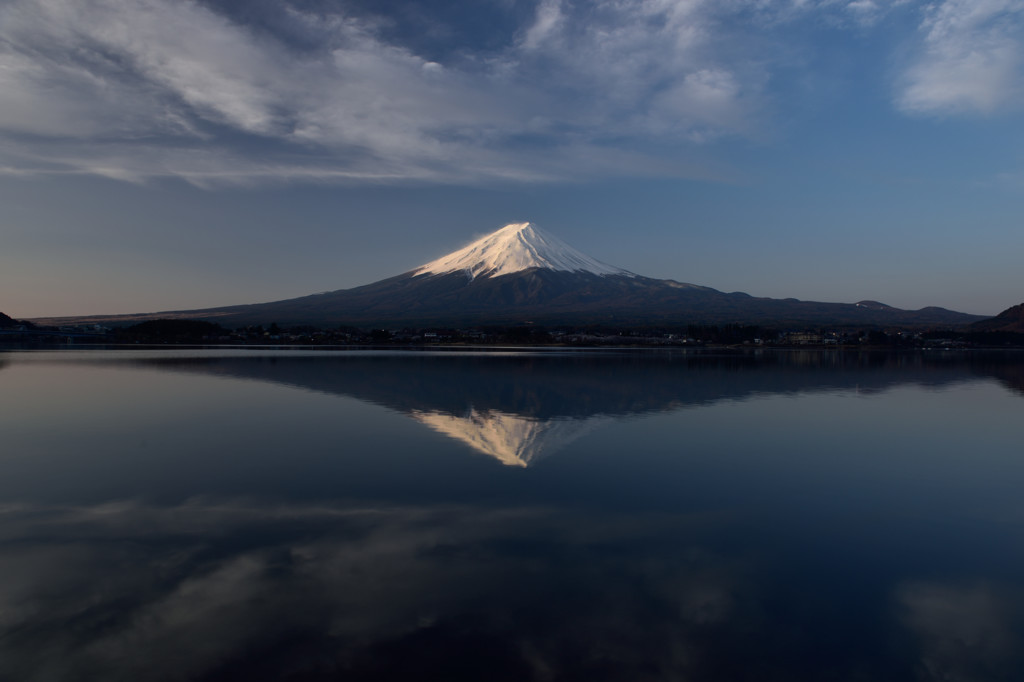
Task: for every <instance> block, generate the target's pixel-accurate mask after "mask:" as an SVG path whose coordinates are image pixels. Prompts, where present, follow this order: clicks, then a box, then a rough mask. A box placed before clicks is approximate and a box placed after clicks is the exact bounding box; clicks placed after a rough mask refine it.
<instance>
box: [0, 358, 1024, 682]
mask: <svg viewBox="0 0 1024 682" xmlns="http://www.w3.org/2000/svg"><path fill="white" fill-rule="evenodd" d="M1022 444H1024V357H1021V356H1016V355H997V354H981V353H979V354H945V355H942V354H936V355H928V354H902V355H870V354H839V353H768V354H762V355H759V356H754V355H732V356H728V355H717V356H716V355H692V354H691V355H687V354H661V353H651V352H616V353H613V352H609V353H543V354H539V353H522V354H477V355H473V354H460V353H376V354H374V353H358V352H348V353H330V352H308V353H299V352H262V351H256V352H254V351H246V350H239V351H173V350H172V351H162V352H112V351H104V352H92V353H90V352H50V353H47V352H37V353H3V354H0V680H5V681H6V680H18V681H21V680H27V681H32V680H133V681H135V680H223V679H236V680H483V681H491V680H496V681H501V680H510V681H516V682H522V681H528V680H552V681H559V680H581V681H588V682H591V681H600V680H630V681H632V680H640V681H642V680H694V681H714V680H723V681H745V680H749V681H752V682H753V681H757V682H770V681H774V680H780V681H781V680H786V681H803V680H809V681H810V680H813V681H818V680H835V681H869V680H870V681H876V680H935V681H944V682H945V681H948V682H972V681H988V680H1007V681H1009V680H1014V681H1016V680H1021V679H1024V447H1022Z"/></svg>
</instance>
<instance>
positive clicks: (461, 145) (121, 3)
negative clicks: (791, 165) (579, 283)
mask: <svg viewBox="0 0 1024 682" xmlns="http://www.w3.org/2000/svg"><path fill="white" fill-rule="evenodd" d="M740 4H741V5H742V4H744V3H740ZM730 11H732V12H735V11H737V10H736V8H733V9H732V10H730ZM727 13H728V12H727ZM723 16H724V15H723V14H722V10H721V5H718V4H716V3H709V2H704V1H698V2H675V3H673V2H650V1H647V0H634V1H631V2H623V3H617V4H614V5H594V6H590V5H581V6H580V7H570V6H569V5H567V4H562V3H560V2H557V1H554V0H545V1H544V2H541V3H539V4H538V5H537V6H536V8H535V11H534V12H533V13H532V14H530V15H529V19H528V21H526V22H525V23H523V24H522V25H521V26H518V28H515V26H513V28H514V29H515V30H511V31H510V32H509V36H510V40H509V41H508V42H507V44H505V45H502V46H498V48H496V49H492V50H490V51H489V52H486V53H483V52H481V53H471V54H463V55H461V58H460V59H453V60H452V61H451V63H448V64H442V63H439V62H437V61H433V60H431V59H428V58H426V57H423V56H420V55H419V54H417V53H415V52H414V51H413V50H412V49H411V48H408V47H405V46H403V45H402V44H400V43H398V42H395V41H393V40H392V41H389V40H386V39H385V38H384V37H382V32H381V31H380V30H379V26H378V25H377V24H376V23H375V22H374V21H371V20H368V19H366V17H365V16H359V17H357V16H356V15H354V14H352V13H346V12H345V11H343V10H342V9H334V10H332V11H329V12H327V11H322V12H319V13H310V12H304V11H302V10H300V9H298V8H297V7H293V6H290V5H287V4H284V5H282V6H281V7H279V8H278V11H277V14H275V16H274V17H273V18H272V21H270V22H267V23H271V24H273V25H274V31H268V30H257V29H256V28H254V27H253V25H252V24H250V23H244V22H242V21H241V20H240V19H239V18H238V17H234V16H232V15H231V14H229V13H226V12H225V11H223V10H222V9H221V10H218V9H216V8H214V7H212V6H207V5H203V4H200V3H192V2H190V3H179V2H170V1H169V0H141V1H134V0H133V1H130V2H129V1H127V0H80V1H75V2H72V1H71V0H41V1H35V0H15V1H14V2H12V3H9V4H8V5H6V6H5V7H4V8H3V9H0V90H2V92H3V93H4V94H3V98H4V106H3V107H2V108H0V132H2V134H3V136H4V141H5V148H6V152H5V154H4V159H3V162H4V165H5V166H7V167H10V168H15V169H18V171H19V172H21V173H46V172H54V171H61V172H87V173H99V174H103V175H110V176H113V177H135V178H143V179H144V178H146V177H151V176H164V175H172V176H173V175H177V176H181V177H185V178H186V179H189V180H191V181H194V182H198V183H205V182H209V181H211V180H210V179H211V178H217V179H218V181H221V180H223V181H231V180H232V179H234V180H237V181H242V182H247V181H249V180H251V179H252V178H254V177H259V176H264V177H272V176H275V175H277V176H280V177H281V178H294V177H300V176H308V177H315V178H320V179H324V180H332V179H338V178H349V179H353V178H363V179H367V180H379V179H414V180H415V179H428V180H435V181H456V182H464V181H474V180H478V179H480V178H514V179H520V180H530V179H535V180H536V179H541V180H547V179H551V178H565V177H573V176H578V175H581V174H582V175H588V174H594V173H599V174H604V173H607V172H609V171H613V172H615V171H617V172H621V173H626V174H633V173H644V172H650V171H649V170H647V169H649V168H651V167H652V165H656V166H658V167H659V169H658V171H657V172H658V173H659V174H661V173H663V172H664V169H665V166H666V164H664V163H661V164H657V163H655V164H652V162H651V160H650V159H647V160H641V159H639V156H640V155H639V154H637V153H636V152H630V151H629V148H630V145H628V144H623V143H622V141H623V140H624V139H628V140H637V139H639V140H655V141H658V140H662V141H665V140H667V141H678V142H682V143H687V142H694V141H697V142H699V141H702V140H707V139H714V138H716V137H719V136H722V135H745V134H749V133H750V132H751V131H752V130H753V129H754V128H755V127H756V125H755V120H754V119H755V117H754V112H755V111H756V110H757V109H758V108H759V105H760V104H761V99H760V98H761V93H762V90H763V85H764V80H765V71H764V68H763V66H762V65H761V64H760V63H759V60H757V59H754V58H752V57H751V55H750V54H741V53H738V52H735V50H733V48H731V47H730V48H728V49H723V45H724V44H725V43H724V42H721V40H720V39H721V38H722V37H723V35H724V34H722V33H721V31H719V30H718V29H716V27H715V26H716V23H721V19H722V17H723ZM275 31H276V33H275ZM730 33H731V34H734V35H733V37H740V34H741V33H743V31H739V32H737V31H734V30H733V31H730ZM295 35H301V36H302V39H303V41H304V44H303V46H302V49H296V48H295V45H294V40H286V39H285V38H294V36H295ZM716 37H717V39H718V40H716ZM729 42H730V44H732V45H735V44H736V42H735V41H732V40H730V41H729ZM630 158H632V159H633V160H632V161H630V160H629V159H630ZM595 161H596V163H595ZM624 161H625V165H622V164H623V162H624ZM675 172H677V173H682V174H689V173H691V172H692V169H688V168H687V167H686V164H680V165H679V167H678V168H677V169H676V170H675Z"/></svg>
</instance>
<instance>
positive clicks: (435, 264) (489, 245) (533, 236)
mask: <svg viewBox="0 0 1024 682" xmlns="http://www.w3.org/2000/svg"><path fill="white" fill-rule="evenodd" d="M530 268H543V269H547V270H563V271H568V272H589V273H592V274H595V275H623V276H626V277H635V276H636V275H634V274H633V273H631V272H629V271H628V270H623V269H622V268H616V267H613V266H611V265H608V264H606V263H602V262H601V261H599V260H595V259H593V258H591V257H590V256H587V255H585V254H583V253H581V252H579V251H577V250H576V249H574V248H573V247H571V246H569V245H568V244H566V243H565V242H563V241H562V240H561V239H558V238H557V237H554V236H552V235H550V234H548V233H547V232H544V231H543V230H541V229H540V228H538V227H537V226H536V225H534V224H533V223H512V224H510V225H506V226H505V227H503V228H501V229H500V230H497V231H495V232H492V233H491V234H489V235H487V236H486V237H481V238H480V239H478V240H476V241H475V242H473V243H472V244H470V245H469V246H467V247H465V248H462V249H459V250H458V251H454V252H452V253H450V254H448V255H447V256H442V257H441V258H438V259H437V260H434V261H431V262H429V263H427V264H426V265H423V266H421V267H419V268H417V269H416V270H414V271H413V275H442V274H447V273H451V272H460V271H461V272H465V273H466V275H467V276H468V277H469V278H470V279H476V278H477V277H498V276H500V275H509V274H512V273H514V272H520V271H522V270H528V269H530Z"/></svg>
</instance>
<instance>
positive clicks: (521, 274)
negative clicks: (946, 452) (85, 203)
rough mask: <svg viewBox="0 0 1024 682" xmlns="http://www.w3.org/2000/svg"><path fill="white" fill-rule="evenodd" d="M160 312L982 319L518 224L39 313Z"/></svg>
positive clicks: (638, 321) (949, 323) (216, 317)
mask: <svg viewBox="0 0 1024 682" xmlns="http://www.w3.org/2000/svg"><path fill="white" fill-rule="evenodd" d="M158 318H163V319H174V318H178V319H182V318H189V319H201V320H208V321H212V322H216V323H217V324H220V325H223V326H225V327H239V326H244V325H252V324H268V323H271V322H276V323H278V324H282V325H300V324H310V325H319V326H337V325H352V326H361V327H370V326H375V327H392V328H394V327H402V326H471V325H483V324H498V325H509V324H512V325H515V324H522V323H535V324H543V325H615V326H639V325H652V324H654V325H688V324H746V325H764V326H777V327H782V326H799V327H805V326H879V327H903V328H909V327H918V328H928V327H955V326H963V325H967V324H970V323H972V322H975V321H978V320H981V319H983V318H982V317H981V316H979V315H969V314H966V313H959V312H955V311H952V310H946V309H945V308H938V307H928V308H922V309H921V310H900V309H898V308H894V307H892V306H889V305H886V304H884V303H879V302H878V301H861V302H859V303H824V302H816V301H800V300H797V299H795V298H787V299H774V298H759V297H755V296H751V295H749V294H745V293H741V292H734V293H725V292H722V291H718V290H716V289H712V288H710V287H705V286H700V285H697V284H688V283H684V282H677V281H674V280H664V279H653V278H650V277H643V276H641V275H637V274H635V273H632V272H629V271H628V270H623V269H622V268H617V267H614V266H611V265H608V264H606V263H602V262H600V261H597V260H595V259H593V258H591V257H589V256H587V255H585V254H583V253H581V252H579V251H577V250H576V249H574V248H573V247H571V246H569V245H568V244H566V243H565V242H563V241H561V240H560V239H558V238H557V237H554V236H553V235H551V234H548V233H547V232H544V231H542V230H540V229H539V228H538V227H537V226H536V225H533V224H531V223H519V224H513V225H507V226H505V227H503V228H501V229H500V230H497V231H496V232H493V233H492V234H489V235H487V236H486V237H483V238H481V239H478V240H477V241H475V242H473V243H472V244H470V245H469V246H467V247H465V248H463V249H459V250H458V251H454V252H452V253H450V254H448V255H446V256H443V257H441V258H439V259H437V260H435V261H432V262H430V263H427V264H426V265H423V266H421V267H419V268H416V269H415V270H411V271H409V272H406V273H404V274H401V275H398V276H395V277H391V278H388V279H384V280H381V281H379V282H375V283H373V284H367V285H365V286H361V287H356V288H354V289H342V290H338V291H331V292H327V293H323V294H315V295H312V296H303V297H300V298H293V299H288V300H283V301H274V302H270V303H258V304H252V305H238V306H228V307H222V308H209V309H205V310H183V311H172V312H166V311H165V312H159V313H146V314H139V315H121V316H107V317H101V316H94V317H89V318H77V319H75V320H69V319H67V318H64V319H61V320H54V319H51V320H46V321H47V322H48V323H62V324H63V323H67V322H72V321H74V322H79V323H82V322H99V323H104V324H130V323H133V322H142V321H145V320H152V319H158Z"/></svg>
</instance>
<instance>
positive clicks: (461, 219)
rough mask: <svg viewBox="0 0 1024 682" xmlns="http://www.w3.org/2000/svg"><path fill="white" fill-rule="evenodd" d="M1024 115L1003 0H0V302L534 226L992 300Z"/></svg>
mask: <svg viewBox="0 0 1024 682" xmlns="http://www.w3.org/2000/svg"><path fill="white" fill-rule="evenodd" d="M1022 113H1024V0H928V1H925V0H604V1H603V2H587V1H584V0H474V1H472V2H456V1H453V0H194V1H190V0H0V311H3V312H5V313H7V314H8V315H11V316H13V317H16V318H33V317H45V316H59V315H89V314H114V313H133V312H153V311H159V310H181V309H193V308H202V307H212V306H219V305H231V304H239V303H256V302H262V301H270V300H278V299H284V298H290V297H294V296H302V295H306V294H312V293H319V292H322V291H330V290H335V289H343V288H349V287H353V286H358V285H360V284H367V283H370V282H373V281H376V280H378V279H382V278H385V277H389V276H392V275H396V274H399V273H401V272H405V271H408V270H411V269H413V268H414V267H416V266H418V265H421V264H423V263H426V262H428V261H431V260H433V259H435V258H437V257H439V256H441V255H443V254H445V253H448V252H450V251H453V250H456V249H457V248H460V247H462V246H464V245H465V244H466V243H468V242H469V241H471V240H472V239H474V238H476V237H479V236H481V235H483V234H486V233H488V232H491V231H493V230H496V229H498V228H500V227H502V226H503V225H505V224H507V223H511V222H524V221H531V222H535V223H537V224H538V225H539V226H541V227H542V228H543V229H545V230H546V231H548V232H550V233H552V234H555V235H557V236H558V237H560V238H561V239H563V240H564V241H566V242H568V243H570V244H571V245H573V246H574V247H576V248H577V249H579V250H581V251H583V252H584V253H587V254H589V255H591V256H593V257H595V258H597V259H599V260H602V261H605V262H607V263H611V264H613V265H616V266H619V267H622V268H625V269H627V270H631V271H633V272H636V273H639V274H642V275H646V276H650V277H659V278H670V279H675V280H678V281H682V282H691V283H694V284H701V285H704V286H710V287H714V288H716V289H720V290H723V291H745V292H747V293H750V294H752V295H756V296H771V297H778V298H786V297H794V298H800V299H805V300H822V301H842V302H856V301H859V300H864V299H873V300H879V301H882V302H884V303H888V304H890V305H895V306H897V307H901V308H911V309H916V308H920V307H924V306H928V305H939V306H943V307H947V308H952V309H955V310H961V311H964V312H971V313H978V314H991V315H994V314H996V313H998V312H1000V311H1001V310H1003V309H1005V308H1008V307H1010V306H1011V305H1015V304H1018V303H1020V302H1022V301H1024V267H1022V255H1024V117H1022Z"/></svg>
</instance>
